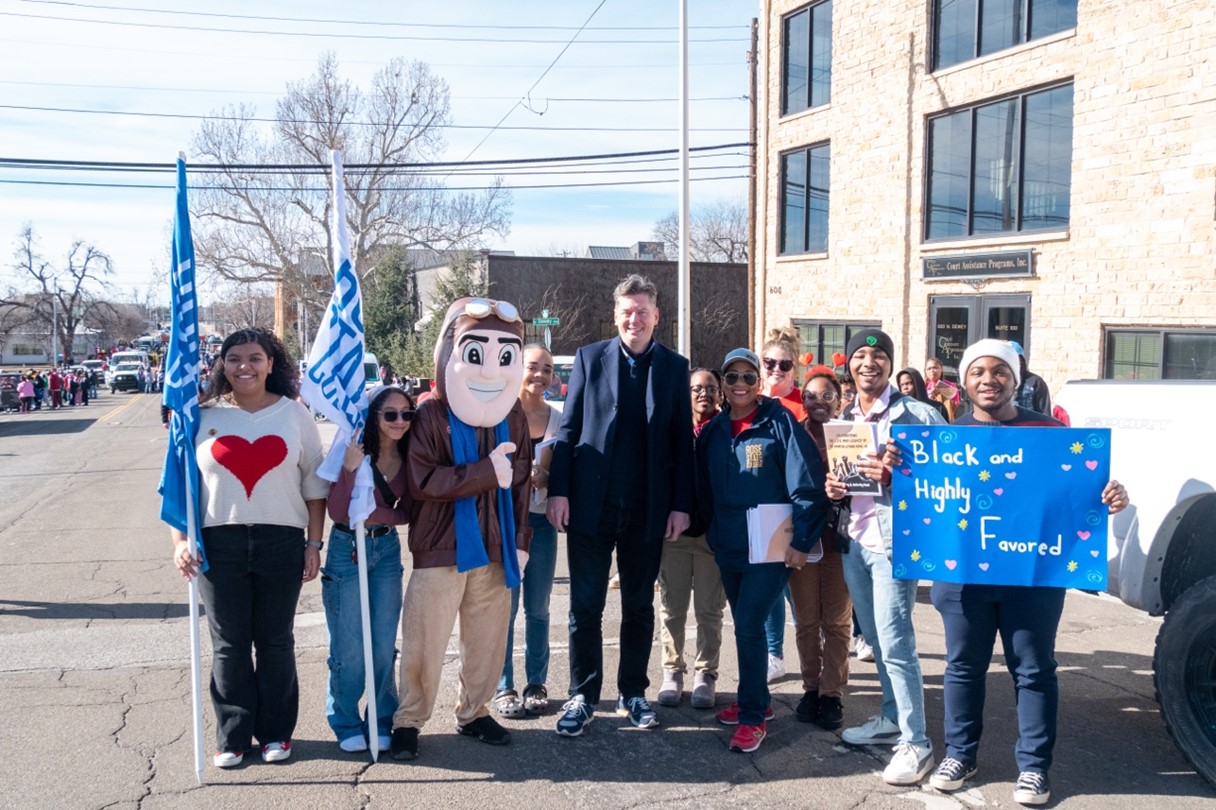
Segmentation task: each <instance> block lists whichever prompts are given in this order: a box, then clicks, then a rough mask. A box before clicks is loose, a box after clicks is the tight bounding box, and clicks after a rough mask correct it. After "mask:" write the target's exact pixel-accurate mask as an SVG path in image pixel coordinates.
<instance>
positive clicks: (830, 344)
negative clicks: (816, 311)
mask: <svg viewBox="0 0 1216 810" xmlns="http://www.w3.org/2000/svg"><path fill="white" fill-rule="evenodd" d="M794 328H796V329H797V330H798V354H799V355H802V354H805V353H806V352H812V353H813V354H814V355H815V360H814V364H815V365H819V364H823V365H825V366H830V365H832V355H833V354H834V353H836V352H840V353H841V354H844V350H845V347H846V346H848V345H849V338H851V337H853V335H854V334H856V333H857V332H860V331H861V330H862V329H882V324H881V323H862V322H849V323H844V322H839V321H838V322H829V321H799V320H796V321H794Z"/></svg>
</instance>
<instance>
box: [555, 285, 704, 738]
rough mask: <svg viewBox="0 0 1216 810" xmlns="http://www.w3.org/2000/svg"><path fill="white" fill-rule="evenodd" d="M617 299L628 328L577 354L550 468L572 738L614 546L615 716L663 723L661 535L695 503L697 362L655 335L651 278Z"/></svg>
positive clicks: (592, 678) (588, 705) (597, 646)
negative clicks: (692, 372)
mask: <svg viewBox="0 0 1216 810" xmlns="http://www.w3.org/2000/svg"><path fill="white" fill-rule="evenodd" d="M614 299H615V310H614V316H615V317H614V320H615V322H616V327H617V331H618V332H619V336H618V337H615V338H612V339H611V340H604V341H601V342H599V343H593V344H591V345H590V346H584V347H583V348H581V349H579V350H578V354H577V355H575V359H574V369H573V371H572V373H571V375H570V386H569V390H568V393H567V397H566V405H565V409H564V411H563V415H562V422H561V427H560V428H559V429H558V432H557V443H556V444H555V445H554V448H553V461H552V463H551V465H550V469H549V508H548V515H549V521H550V522H551V523H552V524H553V525H554V526H556V527H557V530H558V531H564V532H566V550H567V557H568V560H569V567H570V699H569V701H567V703H566V705H565V706H564V707H563V713H562V716H561V717H560V718H559V719H558V722H557V733H558V734H560V735H562V736H565V737H577V736H578V735H580V734H582V733H583V729H584V728H585V727H586V725H587V724H588V723H590V722H591V719H592V717H593V716H594V714H593V713H594V711H595V705H596V704H597V703H598V702H599V700H600V688H601V686H602V685H603V680H604V672H603V670H604V649H603V626H602V620H603V614H604V601H605V599H606V598H607V594H608V572H609V568H610V567H611V565H612V552H613V549H615V550H616V557H617V572H618V573H619V574H620V578H621V631H620V638H621V661H620V666H619V668H618V670H617V688H618V691H619V697H618V698H617V713H618V714H621V715H625V716H628V717H629V720H630V722H631V723H632V724H633V725H635V726H637V727H639V728H653V727H654V726H657V725H658V724H659V723H658V718H657V717H656V716H655V712H654V709H652V708H651V706H650V703H649V702H648V701H647V700H646V688H647V687H648V686H649V685H650V681H649V679H648V678H647V677H646V669H647V666H648V664H649V662H650V648H651V645H652V643H653V639H654V583H655V580H656V579H657V578H658V574H659V560H660V559H661V557H662V550H663V546H662V539H666V540H675V539H676V538H678V537H679V536H680V533H681V532H683V531H684V530H685V529H686V528H688V521H689V513H690V512H691V511H692V503H693V490H694V486H693V478H692V475H693V453H692V440H691V430H692V405H691V400H690V399H689V396H688V361H687V360H686V359H685V358H684V357H682V356H680V355H679V354H677V353H676V352H674V351H672V350H671V349H668V348H667V347H666V346H663V345H662V344H660V343H659V342H658V341H656V340H655V339H654V329H655V327H656V326H657V325H658V323H659V308H658V290H657V289H656V288H655V286H654V284H653V283H652V282H651V281H649V280H648V279H646V278H643V277H642V276H639V275H631V276H629V277H628V278H626V279H625V280H624V281H622V282H621V283H620V284H618V285H617V288H616V290H615V291H614ZM660 538H662V539H660Z"/></svg>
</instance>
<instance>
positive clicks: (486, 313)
mask: <svg viewBox="0 0 1216 810" xmlns="http://www.w3.org/2000/svg"><path fill="white" fill-rule="evenodd" d="M464 314H465V315H468V316H469V317H470V318H476V319H477V320H479V321H480V320H481V319H483V318H488V317H490V315H497V316H498V317H499V318H501V319H502V320H504V321H506V322H507V323H516V322H522V321H523V318H521V317H519V310H517V309H516V308H515V305H514V304H511V303H508V302H506V301H491V300H490V299H489V298H474V299H472V300H470V301H468V302H467V303H466V304H465V305H464Z"/></svg>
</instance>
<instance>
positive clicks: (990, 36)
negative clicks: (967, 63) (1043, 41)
mask: <svg viewBox="0 0 1216 810" xmlns="http://www.w3.org/2000/svg"><path fill="white" fill-rule="evenodd" d="M983 2H984V4H983V6H982V8H983V11H982V19H981V20H980V47H979V53H980V56H986V55H987V54H990V53H995V52H996V51H1003V50H1004V49H1005V48H1009V47H1012V46H1014V45H1017V44H1018V43H1019V42H1021V41H1022V0H983Z"/></svg>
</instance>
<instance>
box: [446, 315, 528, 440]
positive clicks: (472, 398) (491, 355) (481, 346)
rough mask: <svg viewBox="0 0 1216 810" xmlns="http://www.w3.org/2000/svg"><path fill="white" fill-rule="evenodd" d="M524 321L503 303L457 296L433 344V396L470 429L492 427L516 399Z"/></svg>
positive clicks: (522, 349) (521, 356) (509, 409)
mask: <svg viewBox="0 0 1216 810" xmlns="http://www.w3.org/2000/svg"><path fill="white" fill-rule="evenodd" d="M523 354H524V323H523V321H522V320H521V319H520V317H519V312H518V311H517V310H516V309H515V307H514V306H513V305H511V304H508V303H507V302H506V301H494V300H491V299H488V298H459V299H457V300H456V301H454V302H453V303H452V306H450V307H448V313H447V315H446V316H445V317H444V319H443V329H442V330H440V332H439V342H438V343H437V344H435V396H437V397H438V398H440V399H442V400H443V401H444V402H446V403H447V405H448V407H449V408H451V409H452V413H454V414H456V417H457V418H458V419H459V420H460V421H461V422H464V423H465V424H466V425H471V426H473V427H494V426H495V425H497V424H498V423H499V422H501V421H502V420H503V419H505V418H506V417H507V414H508V413H510V411H511V408H512V407H513V406H514V405H515V401H516V400H517V399H518V398H519V383H520V381H521V380H522V379H523V376H524V361H523Z"/></svg>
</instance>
